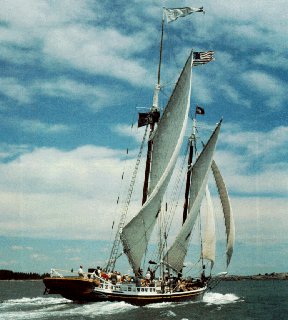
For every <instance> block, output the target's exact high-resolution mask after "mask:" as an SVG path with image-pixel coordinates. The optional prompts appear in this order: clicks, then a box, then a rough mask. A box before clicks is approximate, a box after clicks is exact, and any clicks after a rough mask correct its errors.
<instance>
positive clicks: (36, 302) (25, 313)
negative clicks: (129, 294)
mask: <svg viewBox="0 0 288 320" xmlns="http://www.w3.org/2000/svg"><path fill="white" fill-rule="evenodd" d="M4 303H5V307H3V308H2V310H1V320H2V319H3V320H4V319H5V320H10V319H13V320H18V319H19V320H20V319H21V320H25V319H43V318H47V316H48V315H50V316H52V317H53V318H55V319H57V318H59V319H60V318H62V317H69V316H71V315H73V316H75V315H79V316H92V315H95V314H97V315H113V314H119V313H122V312H127V311H129V310H132V309H135V308H138V307H136V306H132V305H130V304H127V303H125V302H96V303H88V304H79V305H77V304H73V303H71V302H69V300H66V299H61V298H32V299H30V298H22V299H14V300H7V301H5V302H4ZM33 306H34V307H35V309H31V308H33ZM15 307H18V308H19V307H21V310H15ZM25 307H29V310H27V308H25ZM39 307H40V308H39ZM22 308H23V309H22ZM25 309H26V310H25Z"/></svg>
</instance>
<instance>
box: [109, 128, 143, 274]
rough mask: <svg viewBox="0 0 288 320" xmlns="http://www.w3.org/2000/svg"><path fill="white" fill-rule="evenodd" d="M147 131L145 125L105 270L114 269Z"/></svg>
mask: <svg viewBox="0 0 288 320" xmlns="http://www.w3.org/2000/svg"><path fill="white" fill-rule="evenodd" d="M147 132H148V126H146V128H145V132H144V136H143V139H142V142H141V146H140V150H139V153H138V156H137V160H136V164H135V168H134V171H133V174H132V178H131V182H130V186H129V190H128V194H127V198H126V201H125V203H124V205H123V208H122V213H121V217H120V222H119V225H118V228H117V232H116V236H115V240H114V243H113V246H112V249H111V253H110V257H109V260H108V262H107V266H106V271H108V269H110V271H112V270H114V267H115V263H116V260H117V259H118V258H119V255H118V252H119V246H120V242H121V239H120V234H121V233H122V229H123V227H124V224H125V221H126V217H127V212H128V208H129V204H130V201H131V197H132V193H133V189H134V185H135V181H136V176H137V173H138V168H139V165H140V161H141V157H142V152H143V149H144V145H145V141H146V136H147Z"/></svg>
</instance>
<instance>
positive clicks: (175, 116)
mask: <svg viewBox="0 0 288 320" xmlns="http://www.w3.org/2000/svg"><path fill="white" fill-rule="evenodd" d="M192 60H193V58H192V53H191V54H190V56H189V58H188V60H187V62H186V65H185V67H184V68H183V70H182V73H181V75H180V77H179V79H178V82H177V84H176V86H175V88H174V91H173V93H172V95H171V97H170V99H169V101H168V104H167V106H166V108H165V110H164V112H163V116H162V118H161V120H160V122H159V124H158V127H157V129H156V131H155V132H154V135H153V137H152V139H153V150H152V165H151V174H150V188H149V198H148V199H147V201H146V202H145V204H144V205H143V207H142V208H141V210H140V211H139V213H138V214H137V215H136V216H135V217H134V218H133V219H132V220H131V221H130V222H129V223H128V224H127V225H126V226H125V227H124V228H123V230H122V234H121V240H122V244H123V247H124V252H125V253H126V254H127V256H128V259H129V262H130V264H131V266H132V268H133V270H134V272H137V271H138V269H139V268H140V265H141V260H142V258H143V255H144V253H145V251H146V248H147V245H148V241H149V239H150V236H151V233H152V231H153V229H154V226H155V223H156V220H157V216H158V213H159V211H160V208H161V201H162V198H163V195H164V193H165V191H166V188H167V185H168V183H169V180H170V178H171V175H172V172H173V169H174V166H175V164H176V160H177V157H178V155H179V152H180V148H181V145H182V142H183V138H184V134H185V130H186V125H187V120H188V113H189V108H190V95H191V79H192Z"/></svg>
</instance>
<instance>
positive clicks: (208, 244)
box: [202, 185, 216, 269]
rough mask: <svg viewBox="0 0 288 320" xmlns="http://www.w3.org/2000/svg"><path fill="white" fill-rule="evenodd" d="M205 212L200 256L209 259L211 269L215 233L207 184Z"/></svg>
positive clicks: (214, 249)
mask: <svg viewBox="0 0 288 320" xmlns="http://www.w3.org/2000/svg"><path fill="white" fill-rule="evenodd" d="M206 202H207V214H206V223H205V230H204V237H203V247H202V258H203V259H207V260H210V261H211V269H212V268H213V265H214V262H215V251H216V235H215V218H214V212H213V204H212V199H211V195H210V191H209V188H208V185H207V186H206Z"/></svg>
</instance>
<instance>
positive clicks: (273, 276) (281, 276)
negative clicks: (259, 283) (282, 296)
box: [222, 272, 288, 281]
mask: <svg viewBox="0 0 288 320" xmlns="http://www.w3.org/2000/svg"><path fill="white" fill-rule="evenodd" d="M222 280H223V281H240V280H288V273H287V272H282V273H276V272H272V273H269V274H268V273H265V274H260V273H259V274H257V275H250V276H239V275H227V276H225V277H223V278H222Z"/></svg>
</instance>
